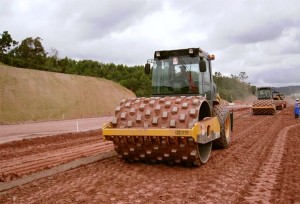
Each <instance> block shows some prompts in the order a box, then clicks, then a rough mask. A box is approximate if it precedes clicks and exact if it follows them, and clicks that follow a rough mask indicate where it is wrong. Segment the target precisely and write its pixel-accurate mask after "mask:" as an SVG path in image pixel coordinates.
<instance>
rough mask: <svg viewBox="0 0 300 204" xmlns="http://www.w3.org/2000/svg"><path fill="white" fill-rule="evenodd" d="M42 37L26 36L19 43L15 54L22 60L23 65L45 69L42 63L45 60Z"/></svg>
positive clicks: (45, 54)
mask: <svg viewBox="0 0 300 204" xmlns="http://www.w3.org/2000/svg"><path fill="white" fill-rule="evenodd" d="M41 41H42V39H41V38H40V37H36V38H34V39H33V38H32V37H29V38H26V39H25V40H23V41H22V42H21V44H20V45H19V46H18V47H17V48H16V49H15V55H16V57H18V58H21V59H22V60H24V62H25V63H24V64H23V66H25V67H29V68H34V69H42V70H43V69H45V68H44V67H43V65H44V64H45V62H46V56H47V53H46V51H45V49H44V47H43V45H42V42H41Z"/></svg>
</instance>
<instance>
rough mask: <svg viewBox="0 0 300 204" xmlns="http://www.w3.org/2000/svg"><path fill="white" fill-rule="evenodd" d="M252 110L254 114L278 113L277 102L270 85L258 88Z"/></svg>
mask: <svg viewBox="0 0 300 204" xmlns="http://www.w3.org/2000/svg"><path fill="white" fill-rule="evenodd" d="M251 112H252V114H253V115H274V114H276V104H275V101H274V100H273V98H272V90H271V88H270V87H261V88H257V100H255V101H253V105H252V108H251Z"/></svg>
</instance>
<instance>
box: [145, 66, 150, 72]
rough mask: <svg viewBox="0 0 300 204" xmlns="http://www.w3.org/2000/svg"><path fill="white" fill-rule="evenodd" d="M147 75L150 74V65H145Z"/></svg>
mask: <svg viewBox="0 0 300 204" xmlns="http://www.w3.org/2000/svg"><path fill="white" fill-rule="evenodd" d="M145 74H150V64H149V63H147V64H145Z"/></svg>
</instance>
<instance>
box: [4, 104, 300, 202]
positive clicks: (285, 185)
mask: <svg viewBox="0 0 300 204" xmlns="http://www.w3.org/2000/svg"><path fill="white" fill-rule="evenodd" d="M299 130H300V119H299V120H296V119H294V116H293V110H292V107H288V108H287V109H284V110H282V111H278V112H277V114H276V115H274V116H267V115H259V116H253V115H250V111H249V109H243V110H236V111H235V114H234V132H233V134H232V144H231V146H230V147H229V148H228V149H224V150H213V152H212V155H211V157H210V159H209V161H208V163H206V164H204V165H202V166H200V167H183V166H169V165H165V164H144V163H126V162H123V161H122V160H120V159H118V158H117V157H111V158H109V159H106V160H102V161H98V162H95V163H92V164H89V165H85V166H81V167H79V168H76V169H73V170H69V171H65V172H62V173H59V174H56V175H53V176H50V177H46V178H42V179H39V180H35V181H33V182H30V183H28V184H24V185H22V186H18V187H15V188H12V189H9V190H6V191H2V192H0V203H120V204H121V203H300V148H299V146H300V133H299ZM81 134H82V135H80V134H77V135H76V134H73V135H69V136H66V135H62V136H53V137H52V139H49V138H48V137H43V138H37V139H29V140H23V141H18V142H11V143H5V144H3V145H0V154H1V157H0V172H1V175H2V177H1V179H2V180H1V182H2V183H5V182H9V181H11V180H15V179H18V178H19V177H22V176H24V175H26V174H30V173H32V172H36V171H41V170H43V169H45V168H49V167H51V166H55V165H59V164H60V163H64V162H67V161H69V160H72V159H74V158H78V157H80V155H85V156H87V155H89V154H94V153H95V152H97V151H98V152H101V151H102V150H101V148H103V147H102V145H104V144H105V145H104V146H107V148H108V149H113V146H112V144H111V143H107V142H104V141H102V139H101V132H100V131H98V132H97V131H95V132H89V133H85V134H83V133H81ZM53 138H56V139H53ZM97 148H98V149H97ZM88 149H90V150H91V152H90V153H89V152H88ZM80 151H81V153H80ZM66 152H68V154H67V155H66V154H65V153H66ZM74 152H76V153H77V154H75V153H74ZM54 154H55V155H56V156H55V157H56V158H60V159H58V160H56V162H53V163H51V164H49V163H48V164H47V165H42V167H37V168H32V169H31V170H30V171H27V172H26V171H21V172H20V171H19V170H18V171H17V170H16V169H22V168H23V167H20V163H26V162H28V161H31V160H32V161H37V158H40V159H41V161H42V162H44V161H45V160H47V159H48V158H49V157H50V156H49V155H54ZM76 155H77V156H76ZM64 158H68V159H64ZM46 163H47V162H46ZM38 164H39V162H36V163H35V165H36V166H40V165H38ZM0 185H1V183H0Z"/></svg>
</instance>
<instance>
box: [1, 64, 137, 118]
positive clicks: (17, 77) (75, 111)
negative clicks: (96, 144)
mask: <svg viewBox="0 0 300 204" xmlns="http://www.w3.org/2000/svg"><path fill="white" fill-rule="evenodd" d="M133 97H135V94H134V93H133V92H132V91H130V90H128V89H126V88H125V87H122V86H121V85H120V84H118V83H115V82H112V81H109V80H106V79H103V78H95V77H86V76H78V75H69V74H61V73H53V72H46V71H38V70H32V69H22V68H14V67H9V66H5V65H1V64H0V124H13V123H23V122H32V121H48V120H62V119H74V118H85V117H99V116H106V115H111V114H113V112H114V109H115V107H116V106H117V105H118V104H119V103H120V101H121V100H122V99H124V98H133Z"/></svg>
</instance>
